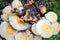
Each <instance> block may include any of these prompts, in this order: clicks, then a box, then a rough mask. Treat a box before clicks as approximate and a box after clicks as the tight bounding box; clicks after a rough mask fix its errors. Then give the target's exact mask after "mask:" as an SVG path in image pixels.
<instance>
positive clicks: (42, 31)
mask: <svg viewBox="0 0 60 40" xmlns="http://www.w3.org/2000/svg"><path fill="white" fill-rule="evenodd" d="M36 32H37V33H38V34H39V35H41V36H42V37H43V38H49V37H51V36H52V34H53V29H52V27H51V24H50V22H49V21H47V20H46V19H42V20H39V21H38V22H37V24H36Z"/></svg>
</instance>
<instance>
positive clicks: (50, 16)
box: [45, 12, 58, 23]
mask: <svg viewBox="0 0 60 40" xmlns="http://www.w3.org/2000/svg"><path fill="white" fill-rule="evenodd" d="M45 17H46V19H47V20H48V21H50V22H52V23H53V22H56V21H57V19H58V16H57V14H56V13H54V12H48V13H47V14H45Z"/></svg>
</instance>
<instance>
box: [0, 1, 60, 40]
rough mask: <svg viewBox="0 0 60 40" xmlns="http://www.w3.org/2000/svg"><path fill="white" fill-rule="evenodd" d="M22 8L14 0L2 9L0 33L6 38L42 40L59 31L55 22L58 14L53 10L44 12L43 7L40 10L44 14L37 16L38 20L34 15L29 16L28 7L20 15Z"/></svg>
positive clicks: (10, 39) (8, 39)
mask: <svg viewBox="0 0 60 40" xmlns="http://www.w3.org/2000/svg"><path fill="white" fill-rule="evenodd" d="M14 8H15V9H14ZM23 9H24V7H23V5H22V3H21V2H20V1H19V0H14V1H13V2H12V4H11V6H10V5H8V6H6V7H5V8H4V9H3V11H2V13H3V14H2V15H1V19H2V20H3V22H1V24H0V35H1V36H2V37H3V38H5V39H6V40H42V38H50V37H51V36H52V35H56V34H58V33H59V31H60V24H59V23H58V22H57V19H58V16H57V14H56V13H55V12H52V11H50V12H47V13H46V8H45V7H43V8H41V10H40V11H41V12H42V13H43V14H44V13H46V14H45V15H44V16H43V17H40V16H39V18H40V19H39V20H38V18H37V17H35V16H34V18H32V17H31V15H30V14H29V11H30V9H27V10H26V12H25V15H24V16H21V15H22V12H23V11H22V10H23ZM28 15H30V17H28ZM32 15H33V14H32ZM27 17H28V18H27ZM26 21H28V22H26ZM0 39H2V38H0Z"/></svg>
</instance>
